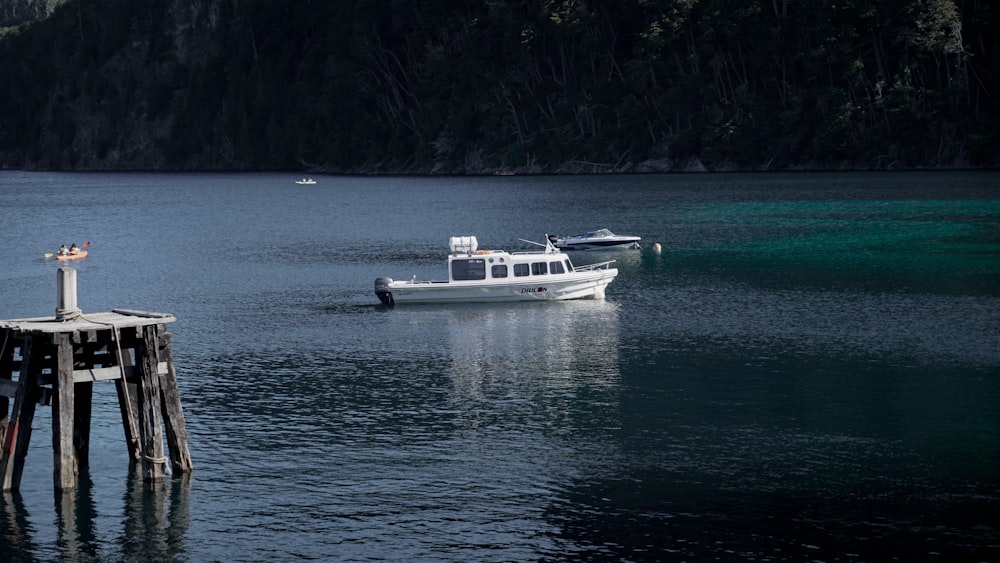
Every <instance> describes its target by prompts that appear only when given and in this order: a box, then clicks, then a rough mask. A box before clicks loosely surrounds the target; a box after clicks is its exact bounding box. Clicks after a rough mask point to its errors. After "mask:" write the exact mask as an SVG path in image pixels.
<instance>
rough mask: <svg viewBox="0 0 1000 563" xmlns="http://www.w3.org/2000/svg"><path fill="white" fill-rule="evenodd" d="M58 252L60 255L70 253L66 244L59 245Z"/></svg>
mask: <svg viewBox="0 0 1000 563" xmlns="http://www.w3.org/2000/svg"><path fill="white" fill-rule="evenodd" d="M58 253H59V256H66V255H67V254H69V250H67V249H66V245H65V244H64V245H62V246H60V247H59V250H58Z"/></svg>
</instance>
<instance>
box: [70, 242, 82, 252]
mask: <svg viewBox="0 0 1000 563" xmlns="http://www.w3.org/2000/svg"><path fill="white" fill-rule="evenodd" d="M69 253H70V254H79V253H80V248H79V247H77V246H76V243H75V242H74V243H73V244H71V245H70V247H69Z"/></svg>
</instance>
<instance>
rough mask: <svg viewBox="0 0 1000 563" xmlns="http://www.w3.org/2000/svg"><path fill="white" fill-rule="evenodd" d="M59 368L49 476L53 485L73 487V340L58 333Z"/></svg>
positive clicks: (74, 464) (74, 407) (74, 458)
mask: <svg viewBox="0 0 1000 563" xmlns="http://www.w3.org/2000/svg"><path fill="white" fill-rule="evenodd" d="M58 339H59V342H58V345H57V349H58V351H57V354H58V356H59V370H58V374H57V377H56V381H55V384H54V389H53V390H54V392H55V400H54V401H53V404H52V452H53V456H54V457H53V463H52V477H53V480H54V482H55V488H56V489H73V488H76V475H77V460H76V448H74V447H73V423H74V421H75V415H74V411H75V410H76V400H75V398H74V394H75V391H76V389H75V388H76V385H75V384H74V383H73V343H72V342H71V341H70V336H69V334H66V333H62V334H59V336H58Z"/></svg>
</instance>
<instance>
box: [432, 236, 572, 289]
mask: <svg viewBox="0 0 1000 563" xmlns="http://www.w3.org/2000/svg"><path fill="white" fill-rule="evenodd" d="M450 247H451V255H450V256H449V257H448V276H449V280H450V281H480V280H508V279H510V278H527V277H529V276H547V275H556V274H566V273H569V272H572V271H573V264H572V263H571V262H570V261H569V257H568V256H566V255H565V254H563V253H561V252H559V251H558V250H555V251H552V250H548V249H546V250H544V251H536V252H514V253H511V252H507V251H505V250H479V248H478V242H477V241H476V237H452V238H451V243H450Z"/></svg>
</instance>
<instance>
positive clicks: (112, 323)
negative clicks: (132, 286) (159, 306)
mask: <svg viewBox="0 0 1000 563" xmlns="http://www.w3.org/2000/svg"><path fill="white" fill-rule="evenodd" d="M117 311H128V309H117ZM137 313H138V312H137ZM176 320H177V319H176V318H174V316H173V315H170V314H167V313H143V314H142V315H139V314H131V313H129V314H122V313H119V312H110V313H86V314H84V315H82V316H80V317H77V318H76V319H73V320H69V321H57V320H56V319H55V317H34V318H29V319H13V320H3V321H0V329H12V330H14V331H15V333H21V334H25V333H30V332H37V333H49V334H58V333H61V332H67V333H73V332H81V331H99V330H108V329H110V328H112V327H117V328H119V329H122V328H126V327H144V326H149V325H154V324H162V323H172V322H174V321H176Z"/></svg>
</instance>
